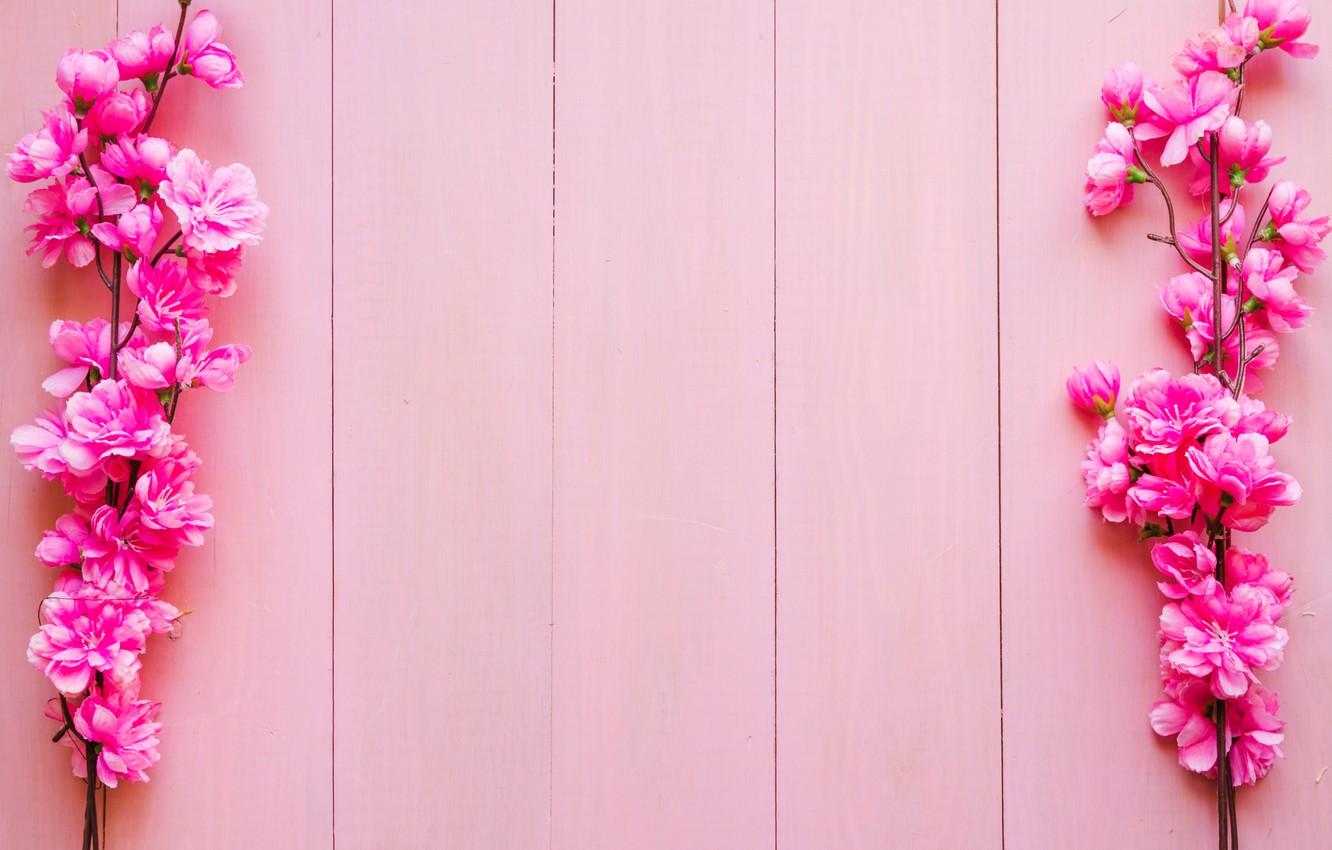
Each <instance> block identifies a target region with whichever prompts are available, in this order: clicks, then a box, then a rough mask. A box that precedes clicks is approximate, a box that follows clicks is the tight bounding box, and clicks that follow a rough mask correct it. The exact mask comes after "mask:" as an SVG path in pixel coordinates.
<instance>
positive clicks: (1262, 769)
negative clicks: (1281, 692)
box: [1226, 683, 1286, 788]
mask: <svg viewBox="0 0 1332 850" xmlns="http://www.w3.org/2000/svg"><path fill="white" fill-rule="evenodd" d="M1280 710H1281V704H1280V702H1279V701H1278V700H1277V695H1276V694H1274V693H1272V692H1271V691H1269V690H1267V689H1266V688H1264V687H1263V686H1262V685H1259V684H1256V683H1255V684H1253V685H1251V686H1250V687H1249V692H1248V693H1247V694H1245V695H1244V697H1243V698H1242V699H1238V700H1235V701H1233V702H1231V703H1230V704H1229V705H1228V706H1227V711H1226V727H1227V731H1228V732H1229V733H1230V734H1229V737H1230V739H1231V744H1230V780H1231V783H1232V784H1233V785H1235V787H1237V788H1238V787H1239V786H1241V785H1254V784H1256V783H1257V782H1258V780H1259V779H1262V778H1263V777H1264V776H1266V775H1267V772H1268V771H1269V770H1271V769H1272V765H1273V764H1274V763H1275V762H1276V760H1277V759H1279V758H1282V757H1283V753H1282V752H1281V746H1280V745H1281V742H1282V741H1283V740H1284V739H1285V735H1284V734H1282V730H1283V729H1284V728H1285V725H1286V724H1285V723H1283V722H1282V721H1281V718H1280V717H1278V716H1277V713H1278V712H1279V711H1280Z"/></svg>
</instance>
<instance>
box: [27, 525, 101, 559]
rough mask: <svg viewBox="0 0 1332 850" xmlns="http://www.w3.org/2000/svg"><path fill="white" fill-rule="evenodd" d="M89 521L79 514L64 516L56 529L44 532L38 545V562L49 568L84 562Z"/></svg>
mask: <svg viewBox="0 0 1332 850" xmlns="http://www.w3.org/2000/svg"><path fill="white" fill-rule="evenodd" d="M88 534H89V531H88V520H87V519H85V518H84V517H82V516H79V515H78V514H64V515H63V516H61V517H60V519H57V520H56V522H55V528H53V529H52V530H50V531H44V532H42V542H40V543H38V544H37V551H36V555H37V560H39V561H41V562H42V563H43V564H46V565H47V566H48V567H67V566H72V565H74V564H78V563H80V562H81V561H82V560H83V542H84V541H85V540H87V539H88Z"/></svg>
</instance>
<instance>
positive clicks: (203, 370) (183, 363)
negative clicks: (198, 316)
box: [176, 322, 250, 392]
mask: <svg viewBox="0 0 1332 850" xmlns="http://www.w3.org/2000/svg"><path fill="white" fill-rule="evenodd" d="M183 337H184V339H183V342H182V345H181V352H180V361H179V362H178V363H177V364H176V379H177V381H178V382H179V383H180V386H181V387H182V388H185V389H192V388H195V387H201V386H202V387H207V388H208V389H210V390H213V391H214V392H229V391H230V390H231V389H232V388H233V387H234V386H235V384H236V371H237V370H238V369H239V368H240V366H241V364H242V363H245V362H246V361H248V360H249V359H250V347H249V346H248V345H223V346H219V347H217V348H214V349H209V348H208V345H209V343H210V342H212V339H213V329H212V328H211V327H209V326H208V323H207V322H193V323H191V324H190V326H189V327H188V328H186V330H185V332H184V334H183Z"/></svg>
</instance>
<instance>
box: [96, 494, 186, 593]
mask: <svg viewBox="0 0 1332 850" xmlns="http://www.w3.org/2000/svg"><path fill="white" fill-rule="evenodd" d="M88 529H89V535H88V537H87V538H86V539H85V540H84V541H83V544H82V546H81V547H80V548H81V550H82V552H83V575H84V577H85V578H86V579H87V580H88V581H91V582H94V583H97V584H106V583H108V582H116V583H118V584H122V585H124V586H126V587H128V588H130V589H131V590H133V591H134V592H135V593H146V592H148V591H150V590H152V589H153V587H154V583H155V575H156V574H157V573H165V572H170V571H171V570H173V569H175V566H176V557H177V556H178V555H179V554H180V546H181V540H180V535H179V534H176V533H163V532H162V531H161V530H159V529H156V528H152V527H149V526H148V525H146V524H145V523H144V522H143V516H142V513H141V508H140V507H139V506H138V505H135V504H133V500H131V504H130V506H129V507H128V508H127V509H126V510H125V512H124V513H121V512H120V511H118V510H117V509H116V508H115V507H113V506H111V505H103V506H102V507H100V508H98V509H97V510H96V511H94V512H93V515H92V519H91V520H90V521H89V523H88Z"/></svg>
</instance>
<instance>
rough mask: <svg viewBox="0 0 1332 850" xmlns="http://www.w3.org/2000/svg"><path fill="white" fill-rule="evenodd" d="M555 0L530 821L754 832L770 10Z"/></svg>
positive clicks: (612, 843)
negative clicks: (550, 708) (536, 757)
mask: <svg viewBox="0 0 1332 850" xmlns="http://www.w3.org/2000/svg"><path fill="white" fill-rule="evenodd" d="M556 16H557V17H556V34H557V61H556V77H557V81H556V89H557V92H558V101H557V107H556V137H555V138H556V186H557V189H556V202H555V209H556V231H555V248H556V261H555V289H556V292H555V298H556V326H555V330H556V344H555V447H556V448H555V576H554V581H555V634H554V683H555V684H554V689H555V690H554V714H553V730H554V731H553V744H554V754H553V759H554V764H553V788H554V801H553V802H554V810H553V824H552V845H553V846H554V847H555V848H559V850H593V848H607V850H610V848H624V847H634V848H636V850H654V848H681V847H695V848H723V847H725V848H732V847H766V846H771V844H772V842H773V669H772V668H773V577H774V572H773V534H774V532H773V502H772V499H773V405H772V391H773V363H772V355H773V349H772V321H773V194H772V174H773V172H772V167H773V161H772V148H773V118H772V107H773V103H772V96H773V94H772V92H773V88H772V60H773V53H772V50H773V42H772V37H773V32H772V9H771V7H770V6H767V5H766V4H757V3H748V2H736V0H723V1H722V2H716V0H708V2H704V0H685V1H684V2H681V0H647V2H641V3H621V4H609V3H602V2H592V0H568V2H565V0H561V2H560V3H559V4H558V8H557V12H556Z"/></svg>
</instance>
